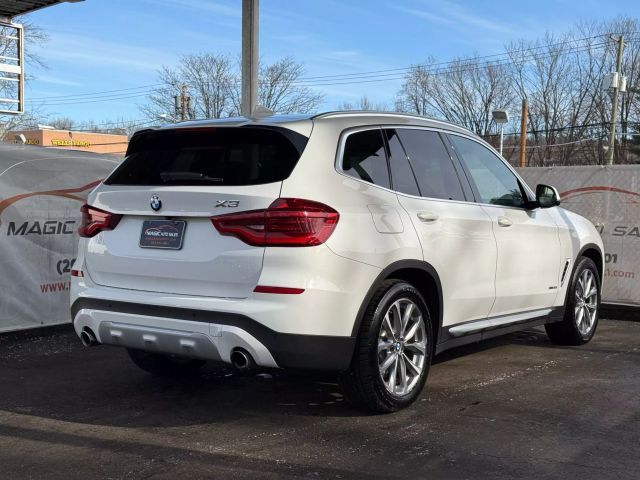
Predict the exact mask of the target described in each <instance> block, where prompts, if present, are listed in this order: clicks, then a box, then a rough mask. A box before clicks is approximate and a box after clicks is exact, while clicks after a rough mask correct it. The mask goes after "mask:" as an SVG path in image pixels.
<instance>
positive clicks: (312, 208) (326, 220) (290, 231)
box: [211, 198, 340, 247]
mask: <svg viewBox="0 0 640 480" xmlns="http://www.w3.org/2000/svg"><path fill="white" fill-rule="evenodd" d="M339 218H340V215H339V214H338V212H336V211H335V210H334V209H333V208H331V207H329V206H327V205H324V204H322V203H319V202H313V201H311V200H302V199H299V198H279V199H277V200H276V201H275V202H273V203H272V204H271V205H270V206H269V208H267V209H264V210H252V211H249V212H242V213H230V214H227V215H218V216H215V217H211V222H212V223H213V226H214V227H216V229H217V230H218V232H220V233H221V234H222V235H231V236H234V237H237V238H239V239H240V240H242V241H243V242H245V243H247V244H249V245H254V246H256V247H312V246H314V245H320V244H322V243H324V242H326V241H327V239H328V238H329V237H330V236H331V234H332V233H333V231H334V229H335V228H336V225H337V224H338V219H339Z"/></svg>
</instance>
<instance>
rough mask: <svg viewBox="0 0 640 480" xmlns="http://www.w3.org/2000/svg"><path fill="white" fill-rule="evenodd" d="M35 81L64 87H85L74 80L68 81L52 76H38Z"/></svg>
mask: <svg viewBox="0 0 640 480" xmlns="http://www.w3.org/2000/svg"><path fill="white" fill-rule="evenodd" d="M35 80H37V81H39V82H43V83H50V84H52V85H62V86H64V87H84V83H80V82H74V81H73V80H66V79H63V78H58V77H53V76H50V75H38V76H36V77H35Z"/></svg>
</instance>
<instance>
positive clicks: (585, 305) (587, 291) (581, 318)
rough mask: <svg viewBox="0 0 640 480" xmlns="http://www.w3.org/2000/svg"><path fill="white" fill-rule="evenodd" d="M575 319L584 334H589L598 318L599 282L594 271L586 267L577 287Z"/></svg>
mask: <svg viewBox="0 0 640 480" xmlns="http://www.w3.org/2000/svg"><path fill="white" fill-rule="evenodd" d="M573 315H574V320H575V322H576V327H577V328H578V330H579V331H580V333H581V334H582V335H585V336H586V335H588V334H589V333H590V332H591V329H592V328H593V326H594V324H595V322H596V319H597V318H598V282H597V280H596V276H595V275H594V273H593V272H592V271H591V270H589V269H585V270H583V271H582V273H581V274H580V276H579V277H578V281H577V282H576V288H575V306H574V312H573Z"/></svg>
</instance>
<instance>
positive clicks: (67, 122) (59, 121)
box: [47, 117, 76, 130]
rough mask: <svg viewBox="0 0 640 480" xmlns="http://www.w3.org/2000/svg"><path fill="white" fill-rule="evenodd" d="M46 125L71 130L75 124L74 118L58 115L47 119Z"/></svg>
mask: <svg viewBox="0 0 640 480" xmlns="http://www.w3.org/2000/svg"><path fill="white" fill-rule="evenodd" d="M47 125H50V126H52V127H53V128H55V129H56V130H73V128H74V127H75V125H76V122H75V120H73V119H72V118H69V117H60V118H55V119H53V120H48V121H47Z"/></svg>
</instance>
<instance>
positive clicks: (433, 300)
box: [351, 260, 443, 344]
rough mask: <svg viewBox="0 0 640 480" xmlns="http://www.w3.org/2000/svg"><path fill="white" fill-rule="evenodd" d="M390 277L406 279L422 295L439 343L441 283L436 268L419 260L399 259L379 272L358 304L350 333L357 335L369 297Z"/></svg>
mask: <svg viewBox="0 0 640 480" xmlns="http://www.w3.org/2000/svg"><path fill="white" fill-rule="evenodd" d="M391 278H395V279H399V280H405V281H407V282H408V283H410V284H411V285H413V286H414V287H415V288H416V289H417V290H418V291H419V292H420V294H421V295H422V296H423V297H424V299H425V301H426V302H427V306H428V307H429V314H430V316H431V323H432V327H433V338H434V339H435V343H436V344H437V343H439V335H440V332H441V330H442V317H443V299H442V284H441V283H440V276H439V275H438V272H437V271H436V269H435V268H433V266H432V265H431V264H429V263H427V262H424V261H421V260H400V261H397V262H394V263H392V264H391V265H389V266H387V267H386V268H385V269H383V270H382V272H380V274H379V275H378V276H377V277H376V279H375V281H374V282H373V284H372V285H371V287H370V288H369V291H368V292H367V295H366V296H365V297H364V300H363V301H362V304H361V305H360V309H359V310H358V315H357V317H356V321H355V323H354V325H353V330H352V332H351V335H352V336H353V337H356V336H357V335H358V332H359V331H360V325H361V323H362V318H363V317H364V314H365V311H366V310H367V306H368V305H369V302H370V301H371V298H372V297H373V295H374V294H375V292H376V291H377V290H378V288H379V287H380V285H381V284H382V282H384V281H385V280H388V279H391Z"/></svg>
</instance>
